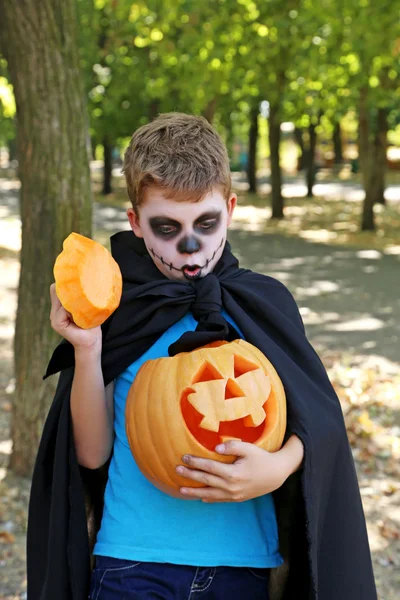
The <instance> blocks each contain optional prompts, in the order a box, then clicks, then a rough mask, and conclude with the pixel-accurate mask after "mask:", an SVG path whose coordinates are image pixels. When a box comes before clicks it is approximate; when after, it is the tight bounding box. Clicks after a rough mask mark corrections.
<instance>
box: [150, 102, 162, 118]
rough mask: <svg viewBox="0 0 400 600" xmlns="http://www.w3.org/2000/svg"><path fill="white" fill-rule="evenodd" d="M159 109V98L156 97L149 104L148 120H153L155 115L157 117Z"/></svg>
mask: <svg viewBox="0 0 400 600" xmlns="http://www.w3.org/2000/svg"><path fill="white" fill-rule="evenodd" d="M159 111H160V100H159V99H158V98H154V100H152V101H151V102H150V104H149V121H153V119H155V118H156V117H158V113H159Z"/></svg>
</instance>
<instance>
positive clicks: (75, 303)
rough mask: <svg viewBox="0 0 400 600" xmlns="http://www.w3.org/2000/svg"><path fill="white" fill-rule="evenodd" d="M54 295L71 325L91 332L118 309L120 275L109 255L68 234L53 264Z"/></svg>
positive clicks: (116, 265)
mask: <svg viewBox="0 0 400 600" xmlns="http://www.w3.org/2000/svg"><path fill="white" fill-rule="evenodd" d="M53 272H54V278H55V282H56V293H57V296H58V298H59V300H60V302H61V304H62V305H63V307H64V308H65V310H67V311H68V312H69V313H71V315H72V318H73V320H74V323H76V325H78V326H79V327H81V328H82V329H90V328H92V327H97V326H98V325H101V324H102V323H104V321H105V320H106V319H107V318H108V317H109V316H110V315H111V314H112V313H113V312H114V311H115V309H116V308H117V307H118V305H119V303H120V300H121V294H122V275H121V271H120V269H119V266H118V264H117V263H116V261H115V260H114V259H113V257H112V256H111V254H110V252H109V251H108V250H107V248H105V247H104V246H102V245H101V244H99V243H98V242H95V241H94V240H92V239H90V238H87V237H85V236H83V235H80V234H79V233H71V234H70V235H69V236H68V237H67V238H66V239H65V240H64V243H63V251H62V252H61V253H60V254H59V255H58V257H57V259H56V261H55V264H54V270H53Z"/></svg>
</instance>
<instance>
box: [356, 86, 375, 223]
mask: <svg viewBox="0 0 400 600" xmlns="http://www.w3.org/2000/svg"><path fill="white" fill-rule="evenodd" d="M370 137H371V124H370V115H369V110H368V88H367V87H362V88H361V89H360V98H359V125H358V152H359V157H360V167H361V176H362V181H363V185H364V190H365V199H364V204H363V211H362V218H361V230H362V231H374V230H375V221H374V204H375V194H376V192H377V190H376V188H375V186H376V179H374V176H373V173H374V171H375V169H376V161H375V157H373V152H372V150H371V146H372V144H371V139H370Z"/></svg>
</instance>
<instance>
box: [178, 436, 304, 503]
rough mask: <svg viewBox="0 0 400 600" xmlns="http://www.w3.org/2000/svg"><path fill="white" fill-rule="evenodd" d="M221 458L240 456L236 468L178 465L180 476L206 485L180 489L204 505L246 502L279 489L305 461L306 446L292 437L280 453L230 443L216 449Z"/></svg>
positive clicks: (202, 462) (188, 459)
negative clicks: (201, 501) (205, 503)
mask: <svg viewBox="0 0 400 600" xmlns="http://www.w3.org/2000/svg"><path fill="white" fill-rule="evenodd" d="M217 448H218V450H217ZM217 448H216V451H217V452H219V453H220V454H229V455H234V456H238V458H237V460H236V461H235V462H234V463H233V464H230V465H229V464H228V465H227V464H225V463H221V462H218V461H216V460H211V459H205V458H199V457H195V456H185V457H183V458H182V460H183V462H184V463H185V465H187V466H185V467H183V466H182V465H179V466H178V467H177V468H176V470H177V472H178V473H179V474H180V475H183V476H184V477H187V478H189V479H193V480H194V481H199V482H201V483H204V484H206V486H207V487H202V488H191V487H183V488H181V490H180V491H181V493H182V494H183V495H185V496H187V497H188V498H189V497H190V498H198V499H201V500H203V502H243V501H244V500H251V499H252V498H257V497H258V496H263V495H264V494H269V493H270V492H273V491H275V490H276V489H278V488H279V487H280V486H281V485H282V484H283V483H284V482H285V480H286V479H287V478H288V477H289V475H290V474H291V473H293V472H294V471H296V470H297V469H298V468H299V466H300V464H301V461H302V459H303V454H304V449H303V444H302V442H301V441H300V440H299V438H298V437H297V436H294V435H293V436H291V438H290V439H289V440H288V441H287V443H286V444H285V446H284V447H283V448H282V449H281V450H279V451H278V452H274V453H271V452H267V451H266V450H263V449H262V448H259V447H258V446H256V445H254V444H249V443H246V442H239V441H229V442H226V443H225V444H221V445H220V446H217Z"/></svg>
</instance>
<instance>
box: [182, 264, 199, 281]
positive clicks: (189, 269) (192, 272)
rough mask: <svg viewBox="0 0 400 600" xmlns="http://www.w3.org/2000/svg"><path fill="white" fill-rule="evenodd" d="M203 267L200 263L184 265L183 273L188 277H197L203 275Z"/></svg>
mask: <svg viewBox="0 0 400 600" xmlns="http://www.w3.org/2000/svg"><path fill="white" fill-rule="evenodd" d="M201 269H202V268H201V267H200V266H199V265H184V266H183V267H182V273H183V274H184V276H185V277H186V279H197V278H198V277H200V275H201Z"/></svg>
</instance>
